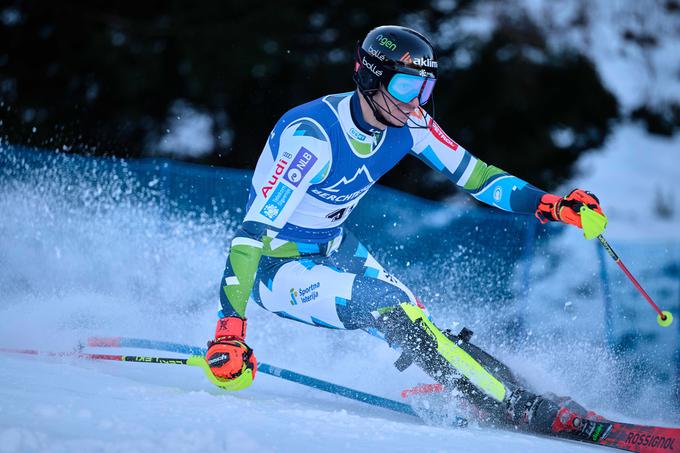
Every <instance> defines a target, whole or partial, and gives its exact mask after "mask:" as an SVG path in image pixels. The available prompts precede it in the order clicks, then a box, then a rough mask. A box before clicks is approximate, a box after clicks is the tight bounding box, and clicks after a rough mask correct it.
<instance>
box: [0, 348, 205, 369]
mask: <svg viewBox="0 0 680 453" xmlns="http://www.w3.org/2000/svg"><path fill="white" fill-rule="evenodd" d="M0 352H9V353H12V354H28V355H40V356H47V357H75V358H77V359H88V360H114V361H118V362H139V363H160V364H164V365H193V366H196V365H197V364H196V363H195V362H196V359H195V358H194V357H199V356H192V357H189V358H186V359H178V358H170V357H149V356H140V355H121V354H87V353H84V352H51V351H38V350H35V349H11V348H0ZM199 358H201V359H202V358H203V357H199Z"/></svg>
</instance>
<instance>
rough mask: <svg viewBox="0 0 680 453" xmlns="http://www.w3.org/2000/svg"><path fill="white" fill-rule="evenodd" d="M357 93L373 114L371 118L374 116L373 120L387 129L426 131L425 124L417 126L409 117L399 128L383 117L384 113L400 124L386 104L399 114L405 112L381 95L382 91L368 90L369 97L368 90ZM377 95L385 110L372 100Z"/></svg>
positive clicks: (383, 94) (408, 116)
mask: <svg viewBox="0 0 680 453" xmlns="http://www.w3.org/2000/svg"><path fill="white" fill-rule="evenodd" d="M359 91H360V92H361V94H362V95H363V96H364V99H366V102H368V106H369V107H370V108H371V112H373V116H374V117H375V119H376V120H378V122H380V123H381V124H384V125H385V126H387V127H403V126H408V127H409V128H412V129H426V128H427V124H418V123H416V122H415V121H414V120H413V119H412V118H411V115H407V117H406V121H405V122H404V123H403V124H402V125H401V126H397V125H395V124H392V123H390V122H389V120H388V119H387V118H386V117H385V115H384V114H383V112H385V113H386V114H387V115H388V116H390V117H392V118H393V119H394V120H395V122H396V123H400V121H399V119H398V118H397V117H396V116H394V114H392V110H390V108H389V105H388V103H390V104H392V106H393V107H394V108H395V109H397V110H399V111H400V112H401V113H404V114H406V112H403V111H402V110H401V109H400V108H399V106H398V105H397V104H396V103H395V102H394V101H393V100H392V99H390V98H389V97H387V96H385V93H383V92H382V91H380V89H375V90H370V91H371V92H373V96H369V93H368V91H369V90H362V89H359ZM378 93H380V95H382V97H383V101H384V104H385V106H387V108H385V107H383V106H381V105H378V104H377V103H376V102H375V100H373V97H375V96H377V95H378ZM409 122H411V123H412V124H413V126H411V125H410V124H409Z"/></svg>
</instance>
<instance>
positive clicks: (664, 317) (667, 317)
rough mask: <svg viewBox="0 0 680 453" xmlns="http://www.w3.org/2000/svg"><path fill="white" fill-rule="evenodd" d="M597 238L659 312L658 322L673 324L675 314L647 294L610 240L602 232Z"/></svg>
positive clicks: (665, 324)
mask: <svg viewBox="0 0 680 453" xmlns="http://www.w3.org/2000/svg"><path fill="white" fill-rule="evenodd" d="M597 239H598V240H599V241H600V244H602V247H604V249H605V250H606V251H607V253H608V254H609V256H611V257H612V259H613V260H614V262H615V263H616V264H618V265H619V267H620V268H621V270H622V271H623V273H624V274H626V277H628V279H629V280H630V281H631V282H632V283H633V285H635V288H637V290H638V291H639V292H640V294H642V295H643V296H644V298H645V299H647V302H649V305H651V306H652V308H653V309H654V311H655V312H656V313H657V317H656V322H657V323H658V324H659V325H660V326H661V327H668V326H670V325H671V323H672V322H673V315H671V312H670V311H668V310H663V311H662V310H661V309H660V308H659V306H658V305H656V304H655V303H654V301H653V300H652V298H651V297H650V296H649V294H647V291H645V290H644V288H642V285H640V283H638V281H637V280H636V279H635V277H633V274H631V273H630V271H629V270H628V268H627V267H626V265H625V264H623V261H621V258H619V255H617V254H616V252H615V251H614V249H612V246H611V245H609V242H607V240H606V239H605V238H604V236H602V235H601V234H600V235H598V236H597Z"/></svg>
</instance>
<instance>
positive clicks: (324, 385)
mask: <svg viewBox="0 0 680 453" xmlns="http://www.w3.org/2000/svg"><path fill="white" fill-rule="evenodd" d="M87 346H89V347H128V348H141V349H159V350H164V351H167V352H178V353H183V354H192V355H191V356H190V357H188V358H185V359H178V358H165V357H149V356H125V355H118V354H88V353H83V352H47V351H38V350H34V349H9V348H0V352H9V353H17V354H30V355H41V356H49V357H75V358H80V359H89V360H113V361H124V362H137V363H158V364H169V365H189V366H197V367H199V368H202V369H203V370H204V372H206V373H207V372H209V370H208V369H207V368H208V365H207V363H206V361H205V358H204V357H203V354H204V353H205V349H202V348H198V347H195V346H189V345H185V344H180V343H170V342H165V341H155V340H146V339H141V338H126V337H91V338H88V341H87ZM82 347H83V345H81V346H80V348H82ZM201 351H202V352H201ZM197 352H198V354H200V355H197V354H196V353H197ZM257 367H258V368H257V369H258V371H261V372H262V373H264V374H268V375H271V376H274V377H278V378H280V379H284V380H287V381H291V382H295V383H297V384H301V385H304V386H307V387H311V388H315V389H317V390H321V391H324V392H327V393H332V394H334V395H338V396H342V397H345V398H348V399H352V400H355V401H360V402H362V403H365V404H370V405H372V406H377V407H382V408H384V409H388V410H391V411H394V412H400V413H402V414H407V415H411V416H414V417H418V414H417V413H416V412H415V411H414V410H413V408H412V407H411V406H410V405H408V404H405V403H401V402H399V401H394V400H391V399H389V398H383V397H381V396H377V395H372V394H370V393H366V392H362V391H359V390H355V389H352V388H349V387H344V386H342V385H338V384H333V383H332V382H328V381H324V380H321V379H316V378H313V377H311V376H306V375H304V374H300V373H296V372H294V371H291V370H287V369H285V368H279V367H276V366H273V365H269V364H267V363H264V362H258V364H257ZM454 425H455V426H459V427H463V426H466V425H467V420H466V419H465V418H462V417H458V418H456V420H455V421H454Z"/></svg>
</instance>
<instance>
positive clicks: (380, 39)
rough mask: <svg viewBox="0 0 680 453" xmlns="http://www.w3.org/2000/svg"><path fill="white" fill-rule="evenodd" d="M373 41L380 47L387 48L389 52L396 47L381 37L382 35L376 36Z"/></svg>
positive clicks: (387, 39)
mask: <svg viewBox="0 0 680 453" xmlns="http://www.w3.org/2000/svg"><path fill="white" fill-rule="evenodd" d="M375 39H376V40H377V41H378V43H379V44H380V45H381V46H383V47H387V48H388V49H390V50H394V49H396V48H397V45H396V44H395V43H393V42H392V41H390V39H389V38H387V37H385V36H383V35H382V34H380V35H378V36H377V37H376V38H375Z"/></svg>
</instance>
